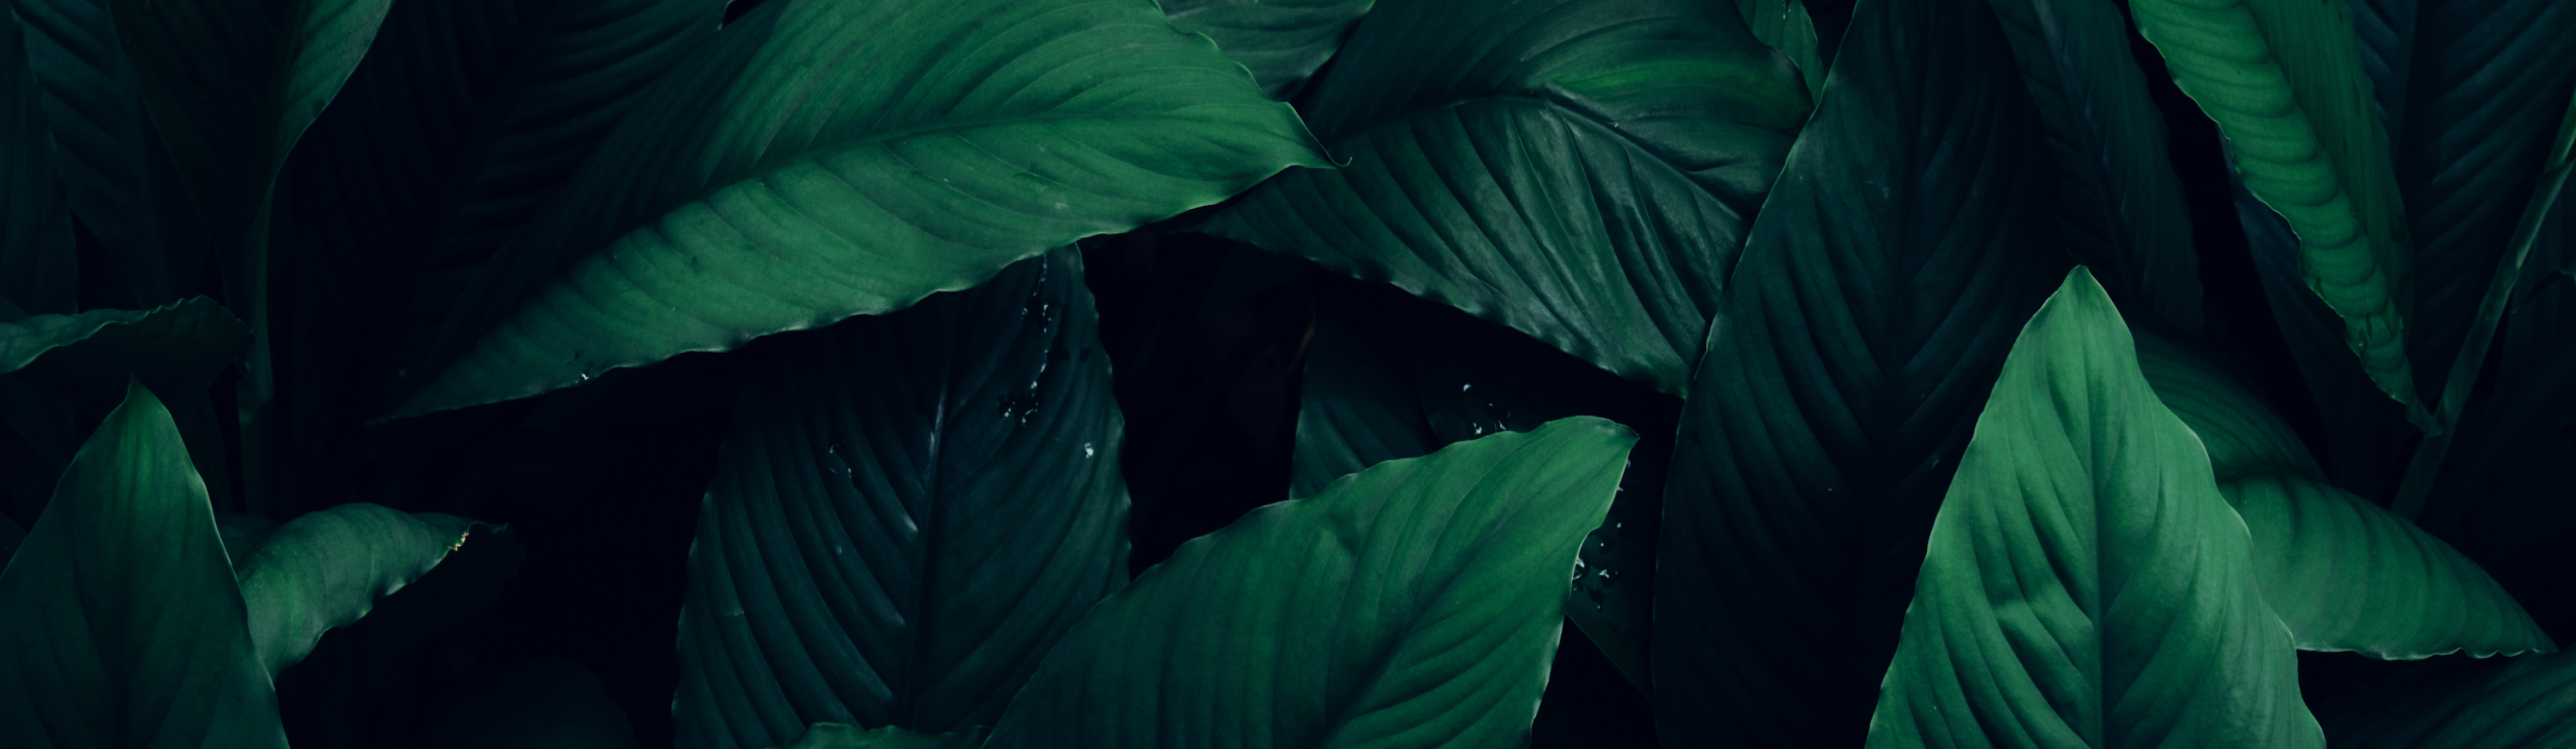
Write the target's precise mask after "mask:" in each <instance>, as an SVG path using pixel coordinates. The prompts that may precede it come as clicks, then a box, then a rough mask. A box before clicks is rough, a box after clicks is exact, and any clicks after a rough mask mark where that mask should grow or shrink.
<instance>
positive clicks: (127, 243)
mask: <svg viewBox="0 0 2576 749" xmlns="http://www.w3.org/2000/svg"><path fill="white" fill-rule="evenodd" d="M12 8H13V9H14V10H15V11H16V12H17V15H18V18H19V20H20V21H22V22H23V23H24V24H25V26H26V42H27V49H26V52H27V60H28V64H29V67H30V68H32V69H33V70H34V72H35V74H36V80H37V82H38V83H39V84H41V86H42V88H43V89H44V100H43V103H44V109H45V119H46V124H47V125H49V126H51V128H52V130H53V136H54V143H55V145H56V146H57V147H59V149H60V150H59V151H57V152H56V155H57V156H59V157H61V166H62V170H63V178H64V181H65V182H66V187H67V191H68V195H67V199H68V203H69V205H70V208H71V211H72V213H73V214H74V215H77V216H79V217H80V219H81V221H82V223H83V225H85V226H87V227H88V228H89V230H90V231H91V232H92V233H94V234H96V235H97V236H98V238H99V243H100V244H101V245H103V246H104V247H103V249H105V250H106V251H107V255H108V256H109V257H110V258H113V259H114V260H115V265H116V270H117V275H119V276H121V277H123V279H124V281H125V283H126V285H127V287H128V290H129V291H131V292H132V293H133V295H134V298H133V299H131V300H127V303H130V304H131V305H133V306H151V305H157V304H166V303H169V302H175V301H179V300H180V299H183V298H186V297H187V296H189V295H191V294H195V293H197V292H198V291H199V290H200V289H199V288H198V284H197V282H196V281H197V276H198V275H199V274H201V273H202V272H203V269H204V262H205V244H206V243H207V240H206V237H205V228H204V225H203V224H202V223H201V222H200V221H199V220H198V218H197V209H196V206H194V205H191V204H190V203H189V198H188V192H187V188H186V187H185V186H183V185H181V184H180V180H179V176H178V172H177V168H176V167H174V166H172V165H171V163H170V156H169V152H168V150H167V149H165V148H164V147H163V146H162V144H161V137H160V135H159V134H157V133H155V132H154V130H153V128H152V122H151V118H150V117H149V116H147V115H145V114H144V112H143V99H142V94H141V93H139V92H138V91H137V90H136V88H135V86H136V83H135V80H134V72H133V68H132V66H131V65H129V64H128V63H127V62H126V58H125V47H124V45H123V44H122V43H120V42H119V41H118V39H117V36H116V22H115V20H114V19H112V18H111V17H110V15H109V13H108V8H107V5H106V3H104V2H98V1H97V0H15V1H14V2H13V3H12ZM108 302H109V300H88V303H89V304H90V305H91V306H123V305H122V304H112V303H108Z"/></svg>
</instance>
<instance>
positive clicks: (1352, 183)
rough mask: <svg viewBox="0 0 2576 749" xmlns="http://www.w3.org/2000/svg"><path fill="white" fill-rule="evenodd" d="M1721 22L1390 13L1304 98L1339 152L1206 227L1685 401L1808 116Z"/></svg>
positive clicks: (1602, 10) (1790, 88)
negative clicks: (1329, 163)
mask: <svg viewBox="0 0 2576 749" xmlns="http://www.w3.org/2000/svg"><path fill="white" fill-rule="evenodd" d="M1729 10H1730V9H1729V8H1728V7H1727V6H1726V5H1724V4H1722V3H1715V2H1700V1H1695V0H1518V1H1516V2H1508V3H1488V2H1473V1H1472V0H1425V1H1424V2H1412V3H1404V4H1400V5H1395V6H1389V7H1384V8H1378V9H1377V10H1375V11H1372V12H1371V13H1370V14H1369V16H1368V17H1367V18H1365V19H1363V20H1361V21H1360V24H1359V27H1358V28H1356V29H1354V30H1352V32H1351V39H1350V42H1349V43H1348V44H1345V45H1343V47H1342V51H1341V53H1340V55H1339V57H1338V58H1337V62H1335V63H1334V70H1335V71H1336V72H1333V73H1328V74H1326V75H1325V76H1323V77H1322V78H1321V79H1319V80H1318V81H1317V82H1316V83H1315V84H1314V85H1313V86H1312V87H1310V88H1309V89H1308V90H1307V91H1306V93H1305V94H1304V95H1302V96H1301V97H1300V98H1299V100H1298V111H1300V112H1302V113H1304V114H1305V115H1306V117H1307V119H1308V122H1309V124H1311V125H1313V126H1314V128H1315V133H1316V135H1318V136H1320V137H1322V138H1323V139H1324V142H1325V143H1327V144H1329V145H1330V147H1331V149H1332V151H1333V153H1334V155H1335V156H1336V157H1338V158H1341V159H1344V160H1346V161H1347V163H1346V164H1345V165H1344V166H1343V167H1342V168H1340V169H1331V170H1324V169H1306V170H1296V171H1290V172H1287V173H1284V174H1281V175H1280V176H1278V177H1276V178H1273V179H1272V180H1270V181H1269V182H1267V183H1265V184H1263V185H1262V186H1261V187H1259V188H1256V189H1254V190H1253V191H1252V192H1250V193H1247V194H1246V195H1245V196H1244V197H1243V198H1242V199H1241V200H1239V201H1238V202H1235V203H1233V204H1231V205H1229V206H1228V207H1227V208H1226V209H1224V210H1221V211H1219V212H1218V213H1216V214H1215V215H1214V216H1212V217H1210V218H1209V220H1208V222H1207V223H1206V224H1204V229H1205V230H1206V231H1208V232H1210V233H1214V234H1217V235H1220V236H1224V237H1227V238H1231V239H1235V240H1240V241H1243V242H1248V243H1251V244H1255V245H1259V246H1261V247H1263V248H1266V249H1270V250H1273V251H1277V252H1285V253H1290V254H1294V255H1299V256H1302V257H1306V258H1308V259H1312V260H1314V261H1316V262H1318V263H1322V264H1323V265H1324V266H1325V267H1326V268H1330V269H1332V270H1334V271H1336V272H1339V273H1343V274H1346V275H1350V276H1353V277H1356V278H1360V279H1362V280H1369V281H1386V282H1389V283H1393V284H1395V285H1397V286H1400V287H1403V288H1404V290H1406V291H1409V292H1412V293H1414V294H1417V295H1421V296H1424V297H1428V298H1431V299H1434V300H1438V301H1441V302H1444V303H1447V304H1450V305H1453V306H1456V307H1458V308H1459V309H1463V310H1466V311H1468V312H1470V313H1473V314H1475V315H1477V316H1478V317H1483V318H1486V319H1488V320H1493V321H1496V322H1500V323H1503V324H1506V325H1510V326H1511V327H1513V328H1516V329H1519V330H1520V331H1522V332H1525V333H1528V334H1530V335H1531V336H1533V337H1536V338H1538V339H1539V340H1542V341H1546V342H1548V343H1549V344H1551V345H1554V346H1556V347H1557V348H1559V349H1561V350H1564V351H1566V352H1567V353H1571V354H1574V355H1576V356H1579V357H1582V358H1583V359H1585V360H1587V361H1590V362H1592V363H1594V364H1596V365H1599V366H1600V367H1601V368H1603V369H1607V370H1610V371H1611V372H1614V373H1617V374H1618V375H1619V376H1622V377H1626V378H1629V379H1632V380H1636V381H1639V382H1643V383H1646V384H1649V385H1652V386H1654V387H1655V388H1656V389H1658V390H1662V391H1664V392H1667V393H1673V394H1680V393H1681V392H1682V391H1683V389H1684V388H1685V387H1687V385H1688V380H1689V377H1690V367H1691V362H1694V361H1697V360H1698V358H1699V349H1700V342H1701V339H1702V338H1703V337H1704V336H1705V335H1706V334H1707V330H1708V318H1709V315H1710V313H1711V312H1712V311H1714V310H1716V309H1717V301H1718V296H1719V294H1718V291H1719V289H1720V288H1721V287H1722V286H1724V284H1725V280H1726V277H1727V274H1728V273H1729V272H1730V271H1731V270H1732V269H1733V268H1734V265H1735V258H1736V256H1737V254H1738V252H1737V250H1738V249H1739V247H1740V246H1741V245H1742V244H1743V240H1744V236H1745V231H1746V226H1747V224H1748V223H1749V222H1750V221H1751V219H1752V217H1753V213H1754V211H1755V209H1757V208H1758V207H1760V205H1761V203H1762V198H1763V194H1764V193H1765V191H1767V190H1768V189H1769V188H1770V186H1771V180H1772V177H1773V175H1775V174H1777V173H1778V171H1779V168H1780V167H1779V165H1780V163H1781V159H1783V158H1785V155H1786V154H1787V153H1788V149H1789V141H1790V138H1791V136H1792V134H1794V133H1795V132H1797V129H1798V125H1799V123H1800V122H1801V121H1803V120H1804V119H1805V118H1806V116H1807V110H1808V99H1807V96H1806V92H1805V90H1803V89H1802V88H1801V87H1800V86H1799V84H1798V80H1797V75H1798V73H1797V70H1795V69H1794V68H1792V67H1791V66H1790V65H1789V63H1788V61H1787V59H1786V58H1783V57H1781V56H1780V55H1779V54H1777V53H1775V52H1773V51H1771V50H1770V49H1769V48H1767V47H1764V46H1762V43H1761V42H1759V41H1756V40H1755V39H1754V38H1753V35H1752V33H1750V32H1748V31H1746V30H1745V28H1744V24H1743V20H1742V19H1741V18H1740V17H1738V16H1737V15H1736V14H1735V13H1732V12H1728V11H1729Z"/></svg>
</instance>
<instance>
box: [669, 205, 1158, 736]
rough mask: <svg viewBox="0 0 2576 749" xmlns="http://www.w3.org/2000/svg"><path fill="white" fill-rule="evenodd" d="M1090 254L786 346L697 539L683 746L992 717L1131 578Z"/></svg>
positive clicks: (730, 449) (1017, 271)
mask: <svg viewBox="0 0 2576 749" xmlns="http://www.w3.org/2000/svg"><path fill="white" fill-rule="evenodd" d="M1080 257H1081V256H1080V255H1078V254H1076V253H1074V252H1073V251H1072V250H1069V249H1068V250H1059V251H1057V252H1054V253H1050V254H1048V255H1046V256H1044V257H1041V258H1034V259H1030V260H1026V261H1022V262H1021V263H1019V264H1017V265H1014V266H1012V267H1011V268H1010V269H1007V270H1004V271H1003V272H1002V274H1001V275H999V276H996V277H994V279H993V280H992V281H991V282H988V283H986V284H984V285H983V286H979V287H976V288H975V289H973V290H970V291H965V292H958V293H954V294H944V295H939V296H934V297H931V298H930V299H928V300H925V301H923V302H922V303H921V304H919V305H916V306H914V307H913V308H911V309H907V310H904V311H902V312H898V313H895V314H892V315H887V316H882V317H863V318H856V319H852V320H848V321H844V322H841V323H839V324H836V325H833V326H832V327H830V328H828V329H825V330H822V331H816V332H811V333H796V334H791V335H786V336H781V337H780V338H779V339H778V341H777V343H776V347H775V348H770V349H767V350H766V354H765V355H766V356H768V357H769V358H768V359H766V360H764V361H763V362H762V364H761V365H760V367H759V369H758V374H757V375H756V377H755V380H754V382H753V383H752V385H751V387H750V390H749V391H748V392H746V393H745V394H744V395H743V400H742V403H741V405H740V406H739V407H738V408H737V410H736V411H735V419H736V422H735V426H734V431H733V436H732V437H731V438H730V439H728V440H727V441H726V442H725V447H724V453H723V455H722V457H721V458H719V463H718V468H717V473H716V477H715V480H714V482H713V483H712V484H711V485H710V488H709V489H708V492H707V500H706V506H705V509H704V510H703V512H702V514H701V519H700V520H699V522H698V541H697V545H696V547H695V548H693V549H692V550H691V552H690V558H689V588H690V590H689V600H688V603H687V605H685V606H684V607H682V609H681V613H680V664H681V665H680V688H679V696H678V697H677V699H676V700H675V701H674V710H675V713H676V718H677V720H678V724H679V731H680V735H681V737H682V738H681V740H680V745H681V746H684V747H745V748H756V747H768V746H773V745H777V744H785V743H787V742H788V741H790V740H792V739H794V738H796V736H797V734H799V733H800V732H803V731H805V730H806V727H807V725H808V724H810V723H848V724H855V725H866V726H888V725H892V726H898V727H902V728H907V729H911V730H915V731H925V732H937V731H951V730H958V729H962V728H965V727H968V726H972V725H991V724H992V723H993V721H995V720H996V719H998V718H999V717H1000V716H1001V714H1002V706H1003V704H1004V703H1006V702H1008V701H1009V700H1010V699H1011V694H1012V693H1013V692H1016V691H1018V690H1019V688H1020V685H1021V684H1022V683H1024V682H1026V681H1027V679H1028V678H1029V673H1030V671H1032V670H1034V669H1036V668H1037V664H1038V659H1039V658H1041V657H1043V656H1044V655H1045V654H1046V652H1047V649H1048V648H1050V647H1052V646H1054V644H1055V642H1056V640H1057V638H1059V637H1062V636H1064V633H1065V630H1066V629H1068V628H1070V627H1072V626H1073V625H1074V622H1075V621H1076V620H1077V619H1079V618H1080V617H1081V616H1082V613H1083V612H1085V611H1089V610H1090V609H1091V607H1092V605H1093V604H1095V603H1098V602H1099V601H1100V599H1101V597H1102V596H1106V595H1108V594H1109V593H1110V592H1112V591H1115V590H1117V589H1118V588H1119V586H1121V585H1124V584H1125V583H1126V581H1127V569H1128V567H1127V539H1126V528H1127V488H1126V485H1125V483H1123V482H1121V481H1120V480H1119V474H1118V457H1119V440H1120V431H1121V429H1122V428H1123V427H1122V424H1121V421H1120V417H1119V414H1118V404H1117V400H1116V399H1115V398H1114V397H1113V396H1112V394H1111V392H1110V379H1109V357H1108V355H1107V354H1106V353H1104V352H1103V351H1101V349H1100V344H1099V342H1098V338H1097V333H1096V332H1095V331H1096V330H1097V326H1098V321H1097V317H1096V315H1095V313H1094V312H1093V311H1092V306H1091V294H1090V292H1089V291H1088V290H1086V289H1085V287H1084V286H1083V280H1082V263H1081V260H1080ZM757 351H759V350H755V352H757ZM755 352H746V355H754V354H755Z"/></svg>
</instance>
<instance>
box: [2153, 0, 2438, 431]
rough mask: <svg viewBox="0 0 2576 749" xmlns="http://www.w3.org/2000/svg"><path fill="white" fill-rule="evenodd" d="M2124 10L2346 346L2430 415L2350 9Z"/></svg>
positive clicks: (2249, 5) (2401, 231) (2247, 4)
mask: <svg viewBox="0 0 2576 749" xmlns="http://www.w3.org/2000/svg"><path fill="white" fill-rule="evenodd" d="M2129 8H2130V11H2131V13H2132V14H2133V15H2134V16H2135V17H2136V19H2137V25H2138V32H2139V34H2141V35H2143V36H2145V37H2146V39H2147V41H2148V42H2151V43H2153V44H2155V46H2156V49H2157V51H2159V52H2162V53H2163V54H2164V57H2165V64H2166V66H2167V68H2169V69H2170V70H2171V71H2172V72H2173V76H2174V83H2175V84H2176V85H2179V86H2180V87H2181V88H2182V91H2183V93H2185V94H2188V95H2190V96H2191V98H2192V100H2193V101H2195V102H2197V103H2199V104H2200V109H2201V111H2202V112H2205V113H2207V114H2208V115H2209V117H2210V119H2213V120H2217V121H2218V127H2219V130H2220V132H2222V133H2224V134H2225V135H2226V136H2227V138H2228V143H2229V146H2230V149H2229V155H2230V157H2231V163H2232V164H2233V165H2234V166H2235V168H2236V171H2237V173H2238V174H2240V175H2242V177H2243V178H2244V185H2245V189H2246V190H2248V191H2250V192H2251V193H2252V194H2253V196H2254V197H2255V198H2256V199H2259V200H2261V201H2262V202H2263V204H2264V205H2266V206H2269V207H2270V208H2271V209H2272V210H2273V211H2274V212H2277V213H2279V214H2280V215H2281V216H2282V217H2283V218H2284V219H2286V220H2287V221H2288V223H2289V228H2290V231H2291V232H2292V233H2294V234H2295V235H2296V236H2297V237H2298V242H2299V270H2300V273H2301V277H2302V278H2303V279H2305V281H2306V284H2307V286H2308V288H2309V290H2311V291H2314V292H2315V293H2316V294H2317V296H2318V297H2319V298H2322V299H2324V300H2325V302H2326V305H2327V306H2328V307H2331V308H2333V309H2334V311H2335V314H2337V315H2339V316H2341V317H2342V318H2343V321H2344V334H2343V341H2344V344H2345V345H2346V346H2348V347H2350V348H2351V349H2352V351H2353V353H2354V354H2355V355H2356V356H2358V357H2360V360H2361V366H2362V370H2363V371H2364V372H2366V373H2367V374H2368V375H2369V376H2370V380H2371V381H2372V382H2373V383H2376V384H2377V385H2378V386H2379V389H2380V391H2381V392H2384V393H2387V394H2388V397H2390V398H2393V399H2395V400H2396V401H2397V402H2399V403H2404V404H2407V405H2408V406H2409V407H2410V409H2412V412H2413V413H2416V414H2419V415H2420V414H2422V413H2424V411H2423V408H2422V406H2421V403H2422V401H2421V400H2420V399H2419V398H2418V397H2417V394H2416V388H2415V379H2414V374H2413V369H2412V368H2411V366H2410V365H2409V364H2408V362H2407V354H2406V346H2407V341H2406V320H2405V313H2404V304H2403V302H2402V301H2401V300H2402V299H2404V294H2405V293H2406V289H2407V286H2406V283H2407V281H2406V279H2407V274H2408V263H2409V262H2411V259H2412V255H2411V252H2410V250H2408V243H2409V241H2410V240H2409V239H2408V237H2407V233H2406V221H2405V216H2404V211H2403V201H2401V200H2400V197H2399V193H2398V189H2397V183H2396V176H2395V173H2394V172H2393V167H2392V166H2391V162H2390V157H2389V153H2388V134H2387V132H2386V131H2385V130H2384V129H2382V127H2381V125H2380V121H2379V117H2378V116H2377V110H2376V108H2375V107H2376V103H2375V102H2374V101H2373V99H2372V98H2371V93H2370V91H2371V81H2370V78H2369V76H2368V75H2367V73H2366V72H2365V71H2364V69H2363V65H2362V59H2361V58H2362V55H2361V48H2360V44H2359V42H2357V41H2355V40H2354V36H2353V31H2352V29H2353V12H2352V7H2351V5H2350V4H2348V3H2343V2H2324V3H2320V2H2313V1H2312V0H2235V1H2233V2H2219V3H2207V4H2203V3H2194V2H2185V1H2184V0H2131V2H2130V3H2129ZM2417 421H2418V422H2419V423H2420V422H2422V421H2423V418H2422V417H2421V416H2419V417H2418V418H2417ZM2427 426H2428V428H2429V424H2428V425H2427Z"/></svg>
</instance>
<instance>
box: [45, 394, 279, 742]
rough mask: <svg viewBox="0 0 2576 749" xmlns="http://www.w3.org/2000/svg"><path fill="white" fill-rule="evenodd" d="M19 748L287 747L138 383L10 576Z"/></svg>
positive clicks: (215, 544)
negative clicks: (21, 645)
mask: <svg viewBox="0 0 2576 749" xmlns="http://www.w3.org/2000/svg"><path fill="white" fill-rule="evenodd" d="M0 611H5V612H8V615H7V616H0V640H5V641H7V642H12V643H43V646H42V647H11V648H0V725H5V726H9V727H10V728H9V734H10V740H11V742H12V745H14V746H23V747H29V748H30V749H43V748H46V747H82V748H83V749H88V748H91V747H114V748H119V749H122V748H125V747H136V748H140V747H199V746H202V747H277V748H278V749H284V747H285V746H286V734H285V732H284V731H283V730H281V729H280V728H279V727H278V721H277V697H276V695H275V694H274V693H272V692H270V690H269V681H268V670H267V669H264V668H261V667H260V663H259V658H258V653H257V651H255V650H254V649H253V648H252V645H251V637H250V630H249V629H248V627H247V626H245V619H244V613H245V612H244V607H243V604H242V596H241V591H240V590H239V589H238V588H235V587H234V585H233V575H232V567H231V565H230V564H228V563H226V562H225V560H224V546H223V541H222V539H220V538H219V537H217V535H216V532H215V519H214V508H213V507H211V506H210V505H208V504H207V500H206V488H205V484H204V483H202V482H200V481H199V480H198V479H197V473H196V471H195V470H194V469H192V468H190V467H189V463H188V451H187V448H186V446H185V445H184V444H183V443H182V442H181V441H180V439H179V430H178V427H177V426H176V425H174V424H172V423H171V421H170V412H169V411H168V410H167V409H164V408H162V407H161V401H160V399H158V398H155V397H153V396H152V392H151V391H150V390H146V389H144V387H143V386H142V385H140V384H134V385H130V386H128V389H127V396H126V400H125V404H124V405H122V406H118V407H117V409H116V410H115V411H114V412H112V413H110V414H108V417H107V421H106V423H104V424H101V425H100V426H99V428H98V431H97V432H96V433H94V434H92V435H91V436H90V440H89V442H88V444H86V445H83V446H82V447H81V452H80V455H79V457H76V458H73V459H72V466H71V469H70V471H69V472H67V473H66V474H65V475H64V476H63V480H62V482H61V483H60V484H58V485H56V487H55V493H54V500H53V502H52V503H51V504H48V505H46V507H45V514H44V516H43V517H41V518H38V519H37V520H36V524H35V527H34V528H33V529H31V530H30V531H29V533H28V534H27V540H26V543H25V545H24V546H23V547H21V548H20V549H19V550H18V554H17V556H16V557H15V558H14V559H12V560H10V562H9V566H8V569H7V571H6V572H0Z"/></svg>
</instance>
